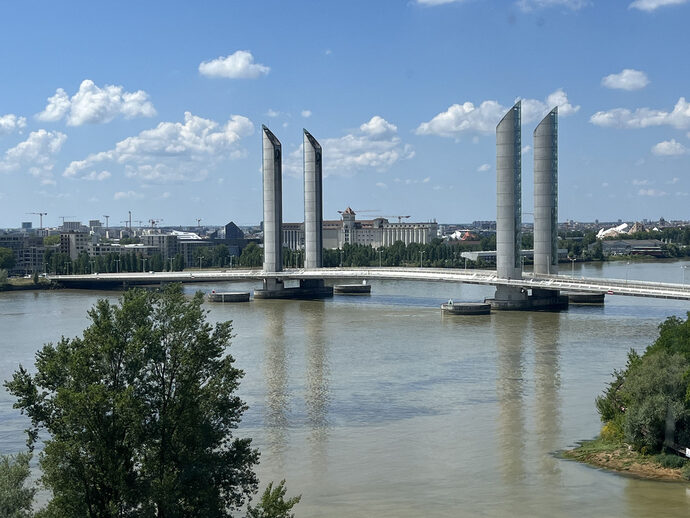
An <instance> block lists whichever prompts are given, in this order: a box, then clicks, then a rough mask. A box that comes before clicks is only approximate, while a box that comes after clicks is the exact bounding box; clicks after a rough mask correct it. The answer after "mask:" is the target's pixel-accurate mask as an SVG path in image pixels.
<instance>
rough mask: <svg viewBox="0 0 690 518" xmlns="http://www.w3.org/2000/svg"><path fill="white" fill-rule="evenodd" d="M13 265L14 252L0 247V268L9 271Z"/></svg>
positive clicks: (14, 261) (14, 262)
mask: <svg viewBox="0 0 690 518" xmlns="http://www.w3.org/2000/svg"><path fill="white" fill-rule="evenodd" d="M15 264H16V260H15V257H14V251H13V250H12V249H11V248H4V247H2V246H0V268H3V269H6V270H11V269H12V268H14V265H15Z"/></svg>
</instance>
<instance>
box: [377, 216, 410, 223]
mask: <svg viewBox="0 0 690 518" xmlns="http://www.w3.org/2000/svg"><path fill="white" fill-rule="evenodd" d="M380 217H382V218H398V223H402V220H404V219H408V218H410V217H411V216H398V215H395V216H380Z"/></svg>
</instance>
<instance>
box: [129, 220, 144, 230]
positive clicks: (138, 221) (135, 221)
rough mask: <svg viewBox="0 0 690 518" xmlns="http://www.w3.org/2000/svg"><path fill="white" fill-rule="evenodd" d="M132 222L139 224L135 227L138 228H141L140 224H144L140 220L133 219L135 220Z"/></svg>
mask: <svg viewBox="0 0 690 518" xmlns="http://www.w3.org/2000/svg"><path fill="white" fill-rule="evenodd" d="M133 221H134V223H139V224H138V225H137V226H138V227H139V228H141V224H142V223H143V222H144V220H141V219H135V220H133ZM130 228H131V227H130Z"/></svg>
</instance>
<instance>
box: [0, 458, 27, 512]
mask: <svg viewBox="0 0 690 518" xmlns="http://www.w3.org/2000/svg"><path fill="white" fill-rule="evenodd" d="M30 460H31V455H30V454H28V453H19V454H17V455H14V456H12V455H2V456H0V516H2V517H3V518H28V517H30V516H32V512H31V510H32V507H33V501H34V494H35V493H36V489H35V488H34V487H27V480H28V478H29V474H30V470H29V461H30Z"/></svg>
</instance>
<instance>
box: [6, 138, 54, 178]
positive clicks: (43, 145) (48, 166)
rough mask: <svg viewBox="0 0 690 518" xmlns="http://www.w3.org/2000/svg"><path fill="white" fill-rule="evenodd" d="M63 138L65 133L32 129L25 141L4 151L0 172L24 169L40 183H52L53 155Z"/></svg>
mask: <svg viewBox="0 0 690 518" xmlns="http://www.w3.org/2000/svg"><path fill="white" fill-rule="evenodd" d="M65 140H67V135H65V134H64V133H60V132H59V131H46V130H44V129H40V130H38V131H32V132H31V133H30V134H29V136H28V138H27V139H26V140H25V141H23V142H20V143H19V144H17V145H16V146H15V147H13V148H11V149H8V150H7V151H5V156H4V157H3V158H2V160H0V172H12V171H17V170H19V169H26V170H27V171H28V172H29V173H30V174H31V175H33V176H35V177H36V178H39V179H40V180H41V183H42V184H54V183H55V181H54V180H53V167H54V166H55V155H56V154H57V153H58V152H59V151H60V149H61V148H62V145H63V144H64V143H65Z"/></svg>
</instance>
